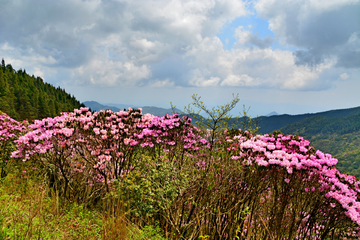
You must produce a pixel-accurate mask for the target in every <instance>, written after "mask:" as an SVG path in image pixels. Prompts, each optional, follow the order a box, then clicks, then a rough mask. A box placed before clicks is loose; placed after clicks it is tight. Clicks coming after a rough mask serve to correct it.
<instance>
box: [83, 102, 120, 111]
mask: <svg viewBox="0 0 360 240" xmlns="http://www.w3.org/2000/svg"><path fill="white" fill-rule="evenodd" d="M84 104H85V106H86V107H88V108H91V110H93V111H96V112H98V111H100V110H108V109H110V110H111V111H113V112H118V111H120V109H119V108H117V107H111V106H105V105H102V104H100V103H98V102H95V101H86V102H84Z"/></svg>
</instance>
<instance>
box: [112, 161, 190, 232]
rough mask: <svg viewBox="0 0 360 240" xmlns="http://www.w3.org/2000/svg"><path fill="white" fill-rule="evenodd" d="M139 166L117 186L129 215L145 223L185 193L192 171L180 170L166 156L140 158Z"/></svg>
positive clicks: (157, 215)
mask: <svg viewBox="0 0 360 240" xmlns="http://www.w3.org/2000/svg"><path fill="white" fill-rule="evenodd" d="M138 162H139V164H138V165H137V167H136V168H135V169H134V171H132V172H130V173H129V174H127V175H126V176H125V177H124V178H123V179H121V181H120V180H119V181H118V182H117V192H118V194H119V196H121V200H122V202H123V203H124V206H125V208H126V209H127V211H128V212H129V213H130V215H131V216H132V217H133V218H139V219H142V220H141V221H144V222H145V223H147V222H149V219H150V218H155V219H156V218H157V217H159V215H160V214H161V212H162V211H164V210H165V209H167V208H169V206H171V204H172V202H173V201H174V199H176V198H177V197H178V195H179V194H181V193H182V192H183V191H184V190H185V189H186V187H187V185H188V182H189V174H190V173H189V171H191V169H186V168H182V169H179V168H178V167H177V164H176V162H173V161H170V160H169V159H168V158H167V157H166V156H162V158H160V161H154V159H153V158H151V157H148V156H145V155H143V156H142V158H141V159H139V161H138ZM138 224H140V225H141V224H142V223H141V222H139V223H138Z"/></svg>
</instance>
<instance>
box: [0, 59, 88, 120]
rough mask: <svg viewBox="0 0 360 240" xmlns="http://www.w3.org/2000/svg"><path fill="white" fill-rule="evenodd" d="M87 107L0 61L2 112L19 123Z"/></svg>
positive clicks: (0, 107) (63, 91)
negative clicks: (19, 121)
mask: <svg viewBox="0 0 360 240" xmlns="http://www.w3.org/2000/svg"><path fill="white" fill-rule="evenodd" d="M80 107H85V105H83V104H81V103H80V102H79V101H78V100H76V98H75V97H74V96H71V95H70V94H68V93H66V92H65V90H64V89H61V88H60V87H57V88H56V87H54V86H52V85H51V84H49V83H45V82H44V81H43V79H41V78H40V77H34V75H33V76H30V75H29V74H27V73H26V70H25V69H24V70H22V69H19V70H17V71H16V70H15V69H13V67H12V66H11V64H7V65H6V64H5V60H4V59H2V61H1V68H0V110H1V111H2V112H5V113H7V114H8V115H9V116H10V117H12V118H14V119H16V120H30V121H31V120H34V119H42V118H46V117H55V116H57V115H59V114H60V113H61V112H69V111H73V110H74V108H80Z"/></svg>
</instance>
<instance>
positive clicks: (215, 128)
mask: <svg viewBox="0 0 360 240" xmlns="http://www.w3.org/2000/svg"><path fill="white" fill-rule="evenodd" d="M192 99H193V102H192V103H190V104H189V105H188V106H185V108H184V112H185V113H186V114H188V115H189V116H190V117H191V118H193V119H195V124H196V125H197V126H199V127H200V128H201V129H203V130H204V131H207V130H208V131H210V132H208V134H209V135H210V136H209V137H210V144H211V147H213V146H214V143H215V140H216V139H217V138H218V135H219V133H220V132H221V131H223V130H225V129H233V128H242V129H243V130H248V131H250V132H251V133H256V132H257V131H258V130H259V128H258V127H257V124H256V123H255V122H254V120H253V119H251V117H250V116H248V115H247V111H246V109H245V106H243V112H242V115H243V117H242V120H243V121H240V118H239V117H235V118H232V114H230V112H231V110H232V109H234V108H235V106H236V104H237V103H238V102H239V101H240V98H239V94H237V95H236V96H235V95H234V94H233V99H232V100H231V102H230V103H227V104H225V105H218V106H217V107H213V108H212V109H209V108H207V107H206V105H205V103H204V102H203V101H201V97H200V96H198V95H197V94H194V95H192ZM192 106H193V107H195V108H197V109H198V111H195V110H194V109H192ZM172 108H173V109H174V108H175V107H174V106H172ZM202 112H203V113H205V115H206V116H207V118H204V117H203V116H202V115H201V113H202Z"/></svg>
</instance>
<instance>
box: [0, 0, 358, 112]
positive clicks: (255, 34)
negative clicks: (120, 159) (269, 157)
mask: <svg viewBox="0 0 360 240" xmlns="http://www.w3.org/2000/svg"><path fill="white" fill-rule="evenodd" d="M0 6H1V8H0V58H2V59H4V60H5V63H6V64H11V65H12V66H13V68H14V69H16V70H18V69H20V68H21V69H25V70H26V72H27V73H28V74H30V75H35V76H40V77H42V78H43V79H44V81H45V82H48V83H50V84H52V85H54V86H55V87H58V86H60V87H61V88H63V89H65V90H66V91H67V92H68V93H70V94H72V95H74V96H75V97H76V98H77V99H78V100H79V101H81V102H84V101H97V102H100V103H103V104H104V103H117V104H131V105H135V106H157V107H164V108H170V102H172V104H173V105H175V106H176V107H177V108H179V109H183V107H184V106H185V105H188V104H189V103H191V102H192V98H191V96H192V95H193V94H198V96H201V99H202V100H203V101H204V103H205V104H206V105H207V107H208V108H211V107H213V106H218V105H224V104H226V103H229V102H231V100H232V94H233V93H234V94H235V95H236V94H238V96H239V98H240V101H239V103H238V104H237V107H236V108H235V109H234V111H233V114H234V115H239V112H241V111H242V109H243V105H245V108H246V109H248V108H249V107H250V110H249V111H248V114H249V115H250V116H262V115H266V114H268V113H270V112H273V111H276V112H277V113H279V114H302V113H314V112H320V111H327V110H331V109H342V108H352V107H358V106H360V94H359V91H360V14H359V13H360V0H296V1H294V0H258V1H240V0H120V1H115V0H103V1H101V0H61V1H55V0H33V1H29V0H11V1H9V0H0Z"/></svg>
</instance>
